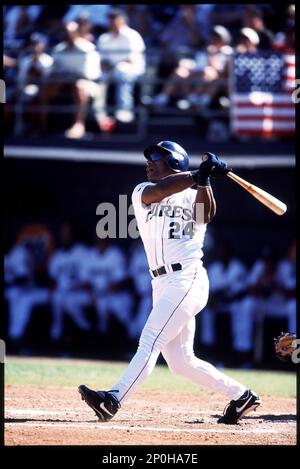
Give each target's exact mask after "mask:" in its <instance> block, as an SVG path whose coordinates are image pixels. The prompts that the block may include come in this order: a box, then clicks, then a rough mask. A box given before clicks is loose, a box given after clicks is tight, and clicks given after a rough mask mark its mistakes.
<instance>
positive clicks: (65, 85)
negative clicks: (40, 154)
mask: <svg viewBox="0 0 300 469" xmlns="http://www.w3.org/2000/svg"><path fill="white" fill-rule="evenodd" d="M65 34H66V38H65V40H64V41H62V42H60V43H59V44H57V45H56V46H55V47H54V49H53V50H52V57H53V67H52V71H51V75H50V77H49V79H48V80H47V83H46V84H45V86H44V88H43V104H45V105H47V104H48V102H49V101H50V100H51V99H52V98H55V97H57V96H58V95H62V93H64V92H67V93H69V92H70V90H71V93H72V98H73V104H74V105H75V106H77V110H76V112H75V114H74V116H73V123H72V125H71V127H70V128H68V129H67V130H66V131H65V137H67V138H73V139H80V138H82V137H83V136H84V134H85V120H86V116H87V112H88V104H89V101H90V98H94V97H95V95H97V94H98V93H99V84H98V80H99V77H100V75H101V70H100V56H99V53H98V52H97V50H96V46H95V45H94V44H93V43H92V42H91V41H89V40H87V39H85V38H84V37H81V36H80V31H79V25H78V23H77V22H75V21H71V22H70V23H67V24H66V25H65ZM41 125H42V126H43V129H44V130H45V129H46V126H47V114H46V112H43V114H42V119H41Z"/></svg>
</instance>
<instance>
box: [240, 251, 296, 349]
mask: <svg viewBox="0 0 300 469" xmlns="http://www.w3.org/2000/svg"><path fill="white" fill-rule="evenodd" d="M295 256H296V243H295V242H293V243H292V244H291V246H290V249H289V253H288V257H287V259H284V260H281V261H279V260H278V258H277V256H276V254H275V252H274V250H272V249H271V248H264V250H263V252H262V254H261V256H260V258H259V259H257V260H256V261H255V263H254V264H253V266H252V269H251V271H250V274H249V277H248V288H247V295H246V296H245V298H243V299H242V300H241V302H240V307H239V311H238V312H237V313H236V314H237V316H238V317H239V322H237V329H236V332H237V337H238V340H239V343H240V349H241V350H243V351H244V352H249V351H251V350H252V348H253V338H254V341H255V347H257V348H258V349H261V347H262V337H263V336H262V332H263V323H264V319H265V317H277V318H278V317H279V318H286V321H287V330H288V331H290V332H295V331H296V299H295V292H296V290H295V288H296V273H295V258H296V257H295ZM254 325H255V326H256V329H254ZM260 358H261V357H260Z"/></svg>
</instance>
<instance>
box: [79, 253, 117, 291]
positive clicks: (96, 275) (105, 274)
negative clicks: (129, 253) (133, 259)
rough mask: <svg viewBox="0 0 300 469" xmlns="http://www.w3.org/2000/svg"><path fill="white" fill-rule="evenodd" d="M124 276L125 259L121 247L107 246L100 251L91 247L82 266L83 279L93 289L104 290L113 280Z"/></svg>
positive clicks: (115, 280)
mask: <svg viewBox="0 0 300 469" xmlns="http://www.w3.org/2000/svg"><path fill="white" fill-rule="evenodd" d="M125 277H126V259H125V256H124V254H123V253H122V251H121V249H120V248H119V247H117V246H109V247H108V248H107V249H106V250H105V251H103V252H100V251H99V249H97V248H95V247H94V248H91V249H90V251H89V254H88V256H86V259H85V262H84V266H83V279H84V281H86V282H89V283H90V284H91V285H92V286H93V288H94V290H95V291H97V292H104V291H106V290H107V288H108V287H109V286H110V284H111V283H113V282H119V281H121V280H123V279H124V278H125Z"/></svg>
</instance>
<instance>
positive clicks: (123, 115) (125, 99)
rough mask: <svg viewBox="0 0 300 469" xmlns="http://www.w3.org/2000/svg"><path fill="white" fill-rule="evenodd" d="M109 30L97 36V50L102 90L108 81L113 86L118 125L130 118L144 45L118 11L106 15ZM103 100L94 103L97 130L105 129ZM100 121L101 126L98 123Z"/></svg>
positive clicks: (142, 72) (141, 64) (141, 67)
mask: <svg viewBox="0 0 300 469" xmlns="http://www.w3.org/2000/svg"><path fill="white" fill-rule="evenodd" d="M108 16H109V31H108V32H107V33H104V34H102V35H100V37H99V39H98V49H99V52H100V54H101V67H102V71H103V80H104V83H105V85H106V86H105V89H106V90H107V85H108V84H109V83H111V82H113V83H114V85H115V101H116V112H115V116H116V118H117V120H119V121H120V122H124V123H128V122H131V121H132V120H133V119H134V114H133V110H134V97H133V90H134V84H135V82H136V81H137V79H138V78H140V77H141V76H142V75H143V74H144V72H145V57H144V52H145V44H144V41H143V39H142V37H141V35H140V34H139V33H138V32H137V31H135V30H134V29H132V28H130V27H129V26H128V25H127V17H126V14H125V13H124V12H123V11H122V10H118V9H112V10H111V11H110V12H109V15H108ZM103 104H104V107H105V105H106V103H105V100H104V103H103V101H102V102H100V104H99V103H98V109H97V104H95V110H96V116H97V120H98V123H99V126H100V128H102V129H103V128H104V129H105V126H106V112H105V109H103ZM103 121H104V127H102V123H103Z"/></svg>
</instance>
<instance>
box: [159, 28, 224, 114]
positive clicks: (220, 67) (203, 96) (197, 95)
mask: <svg viewBox="0 0 300 469" xmlns="http://www.w3.org/2000/svg"><path fill="white" fill-rule="evenodd" d="M230 42H231V36H230V33H229V31H228V30H227V29H226V28H224V27H223V26H220V25H216V26H214V27H213V28H212V31H211V37H210V41H209V43H208V45H207V47H206V48H205V49H204V50H203V51H199V52H196V54H195V58H194V59H181V60H180V61H179V66H178V67H177V69H176V70H175V71H174V73H173V75H172V76H171V78H170V79H169V80H168V82H167V84H166V85H165V86H164V88H163V91H162V93H160V94H159V95H157V96H155V97H154V98H153V104H157V105H164V104H167V103H168V102H169V100H170V99H171V98H172V97H174V96H175V97H176V98H177V99H178V98H186V99H187V100H188V103H189V104H190V105H193V106H198V107H206V106H208V105H209V104H210V102H211V101H212V99H213V98H214V96H216V94H217V93H221V92H222V93H223V94H224V95H226V94H228V93H227V84H225V85H224V83H220V81H219V80H220V79H227V78H228V63H229V57H230V55H231V53H232V48H231V47H230Z"/></svg>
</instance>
